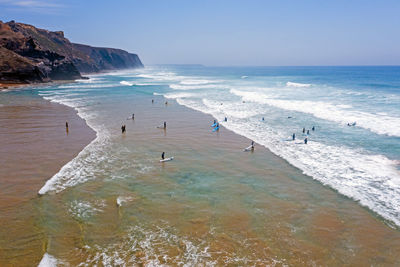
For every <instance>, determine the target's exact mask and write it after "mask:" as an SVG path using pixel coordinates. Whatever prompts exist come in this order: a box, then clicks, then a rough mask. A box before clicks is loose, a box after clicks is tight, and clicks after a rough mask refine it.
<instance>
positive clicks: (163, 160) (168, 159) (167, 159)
mask: <svg viewBox="0 0 400 267" xmlns="http://www.w3.org/2000/svg"><path fill="white" fill-rule="evenodd" d="M173 159H174V157H170V158H166V159H160V162H166V161H171V160H173Z"/></svg>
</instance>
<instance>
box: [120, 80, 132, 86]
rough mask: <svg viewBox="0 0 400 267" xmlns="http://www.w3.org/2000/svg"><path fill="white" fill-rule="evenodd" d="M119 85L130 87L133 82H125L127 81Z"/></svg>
mask: <svg viewBox="0 0 400 267" xmlns="http://www.w3.org/2000/svg"><path fill="white" fill-rule="evenodd" d="M119 83H120V84H122V85H127V86H132V85H134V83H133V82H127V81H120V82H119Z"/></svg>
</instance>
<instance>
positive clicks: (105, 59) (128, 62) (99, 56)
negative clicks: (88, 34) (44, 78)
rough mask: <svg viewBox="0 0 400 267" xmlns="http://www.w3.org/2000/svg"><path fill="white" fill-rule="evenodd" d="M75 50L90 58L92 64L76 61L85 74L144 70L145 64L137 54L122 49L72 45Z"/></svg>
mask: <svg viewBox="0 0 400 267" xmlns="http://www.w3.org/2000/svg"><path fill="white" fill-rule="evenodd" d="M72 45H73V47H74V49H75V50H77V51H80V52H81V53H83V54H85V55H87V56H89V57H90V59H91V60H92V61H91V64H87V62H84V61H83V62H82V61H74V63H75V65H76V66H77V68H78V69H79V70H80V71H81V72H83V73H88V72H97V71H101V70H115V69H128V68H143V64H142V62H141V61H140V59H139V57H138V56H137V55H136V54H131V53H128V52H126V51H124V50H121V49H115V48H103V47H92V46H88V45H83V44H72Z"/></svg>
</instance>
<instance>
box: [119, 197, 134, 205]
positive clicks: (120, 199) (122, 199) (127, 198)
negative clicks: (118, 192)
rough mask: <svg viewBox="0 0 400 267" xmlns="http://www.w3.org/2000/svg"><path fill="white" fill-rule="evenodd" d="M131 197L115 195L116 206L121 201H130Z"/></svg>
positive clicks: (120, 203) (121, 202)
mask: <svg viewBox="0 0 400 267" xmlns="http://www.w3.org/2000/svg"><path fill="white" fill-rule="evenodd" d="M132 200H133V197H126V196H119V197H117V206H118V207H121V206H122V204H123V203H126V202H129V201H132Z"/></svg>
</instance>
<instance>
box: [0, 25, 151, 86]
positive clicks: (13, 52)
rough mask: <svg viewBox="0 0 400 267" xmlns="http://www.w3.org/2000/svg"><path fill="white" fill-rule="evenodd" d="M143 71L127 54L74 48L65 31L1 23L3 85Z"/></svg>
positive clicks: (0, 46) (109, 50)
mask: <svg viewBox="0 0 400 267" xmlns="http://www.w3.org/2000/svg"><path fill="white" fill-rule="evenodd" d="M140 67H143V64H142V62H141V61H140V59H139V57H138V56H137V55H136V54H130V53H128V52H126V51H124V50H120V49H113V48H99V47H91V46H87V45H80V44H72V43H71V42H70V41H69V40H68V39H66V38H65V37H64V32H62V31H56V32H51V31H47V30H44V29H39V28H36V27H34V26H32V25H28V24H23V23H16V22H15V21H10V22H8V23H3V22H1V21H0V81H10V82H21V83H30V82H48V81H51V80H75V79H79V78H82V76H81V74H80V72H84V73H93V72H99V71H103V70H115V69H123V68H140Z"/></svg>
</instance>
